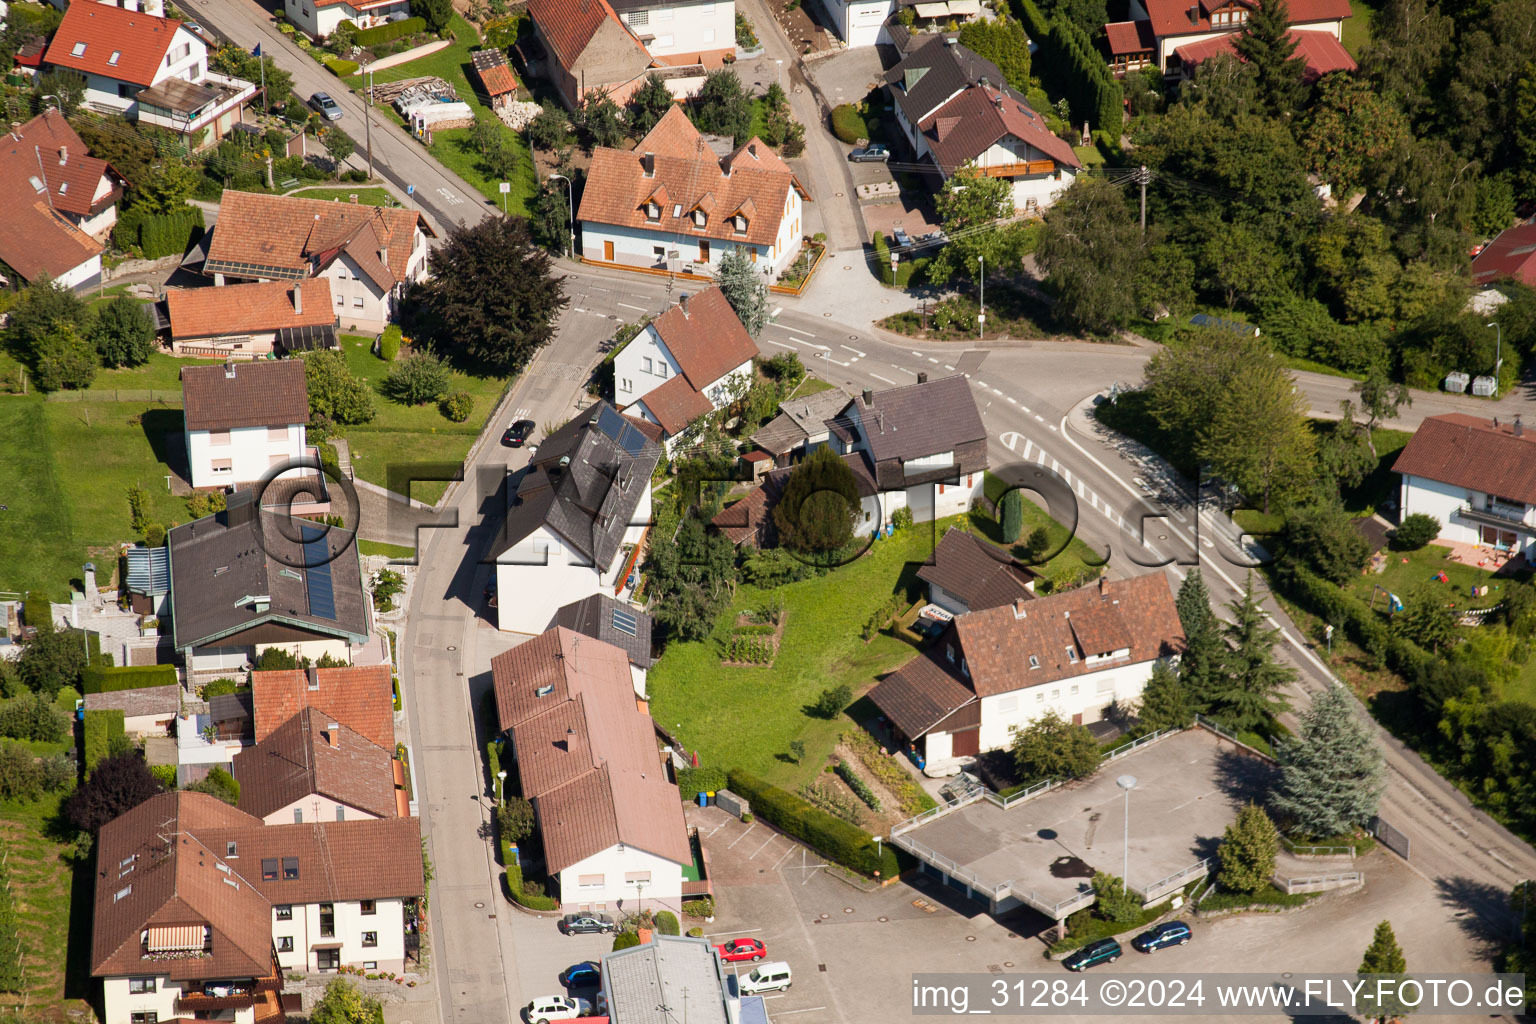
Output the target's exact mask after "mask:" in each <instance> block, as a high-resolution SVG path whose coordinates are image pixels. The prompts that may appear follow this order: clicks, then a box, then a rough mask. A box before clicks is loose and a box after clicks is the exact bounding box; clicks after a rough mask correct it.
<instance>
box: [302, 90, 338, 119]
mask: <svg viewBox="0 0 1536 1024" xmlns="http://www.w3.org/2000/svg"><path fill="white" fill-rule="evenodd" d="M309 105H310V106H312V107H314V108H315V109H316V110H318V111H319V112H320V115H321V116H322V117H324V118H325V119H326V120H327V121H340V120H341V104H339V103H337V102H336V101H335V100H333V99H331V94H330V93H327V92H317V93H315V94H314V95H313V96H311V97H310V98H309Z"/></svg>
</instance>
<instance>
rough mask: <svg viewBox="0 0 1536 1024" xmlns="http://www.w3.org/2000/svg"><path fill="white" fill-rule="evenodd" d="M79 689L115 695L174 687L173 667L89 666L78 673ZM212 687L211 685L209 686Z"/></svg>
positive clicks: (174, 674)
mask: <svg viewBox="0 0 1536 1024" xmlns="http://www.w3.org/2000/svg"><path fill="white" fill-rule="evenodd" d="M80 682H81V689H82V690H83V691H84V692H86V693H115V692H117V691H118V690H138V689H141V688H143V687H146V686H175V685H176V667H175V666H174V665H134V666H126V665H125V666H123V667H121V668H103V667H101V666H100V665H91V666H89V667H88V668H86V669H84V670H82V671H81V673H80ZM209 685H212V684H209Z"/></svg>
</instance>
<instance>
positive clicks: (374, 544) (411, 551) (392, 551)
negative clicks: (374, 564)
mask: <svg viewBox="0 0 1536 1024" xmlns="http://www.w3.org/2000/svg"><path fill="white" fill-rule="evenodd" d="M357 550H358V551H359V552H360V553H361V554H364V555H383V556H384V557H385V558H396V559H406V558H415V557H416V549H415V548H408V547H406V546H405V545H403V544H385V543H384V542H383V541H378V540H359V541H358V542H357Z"/></svg>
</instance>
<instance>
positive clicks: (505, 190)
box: [501, 181, 512, 217]
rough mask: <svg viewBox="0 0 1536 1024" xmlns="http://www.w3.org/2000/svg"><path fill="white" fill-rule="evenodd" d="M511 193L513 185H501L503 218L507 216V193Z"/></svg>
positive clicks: (505, 182) (509, 183)
mask: <svg viewBox="0 0 1536 1024" xmlns="http://www.w3.org/2000/svg"><path fill="white" fill-rule="evenodd" d="M511 191H512V183H511V182H510V181H504V182H502V183H501V215H502V216H503V217H505V216H506V215H507V193H508V192H511Z"/></svg>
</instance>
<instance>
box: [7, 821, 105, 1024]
mask: <svg viewBox="0 0 1536 1024" xmlns="http://www.w3.org/2000/svg"><path fill="white" fill-rule="evenodd" d="M63 796H64V794H62V793H55V794H52V795H51V796H47V797H44V798H43V799H42V800H39V801H38V802H36V803H30V804H17V803H0V850H4V851H6V852H7V853H8V854H9V856H8V858H7V861H6V866H7V868H8V870H9V872H10V877H11V891H12V893H13V895H14V897H15V902H16V911H17V917H18V922H17V923H18V925H19V928H18V931H19V932H20V933H21V946H22V963H23V965H24V967H25V969H26V980H25V990H26V991H25V993H24V996H25V1001H26V1008H27V1012H26V1018H27V1019H28V1020H39V1021H42V1020H48V1021H52V1020H75V1019H80V1020H91V1019H93V1018H94V1014H93V1013H92V1010H91V1006H90V1003H88V1002H87V1001H86V998H85V997H86V995H87V994H88V991H89V982H90V978H89V971H90V965H89V961H90V927H91V922H90V902H91V872H90V871H89V870H81V871H79V872H76V871H75V870H74V869H73V868H72V867H71V865H70V863H69V862H68V861H66V860H64V859H63V857H62V854H63V852H64V849H65V848H64V846H63V845H62V844H60V843H59V842H57V841H55V839H54V838H52V836H51V835H50V823H51V821H52V819H53V818H54V817H55V816H56V815H57V814H58V809H59V804H60V802H61V801H62V799H63ZM77 879H78V882H77ZM72 910H73V913H72V912H71V911H72ZM6 999H7V1004H6V1009H7V1010H11V1009H14V1008H15V1007H14V1004H13V1003H12V1002H11V999H10V997H6Z"/></svg>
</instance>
